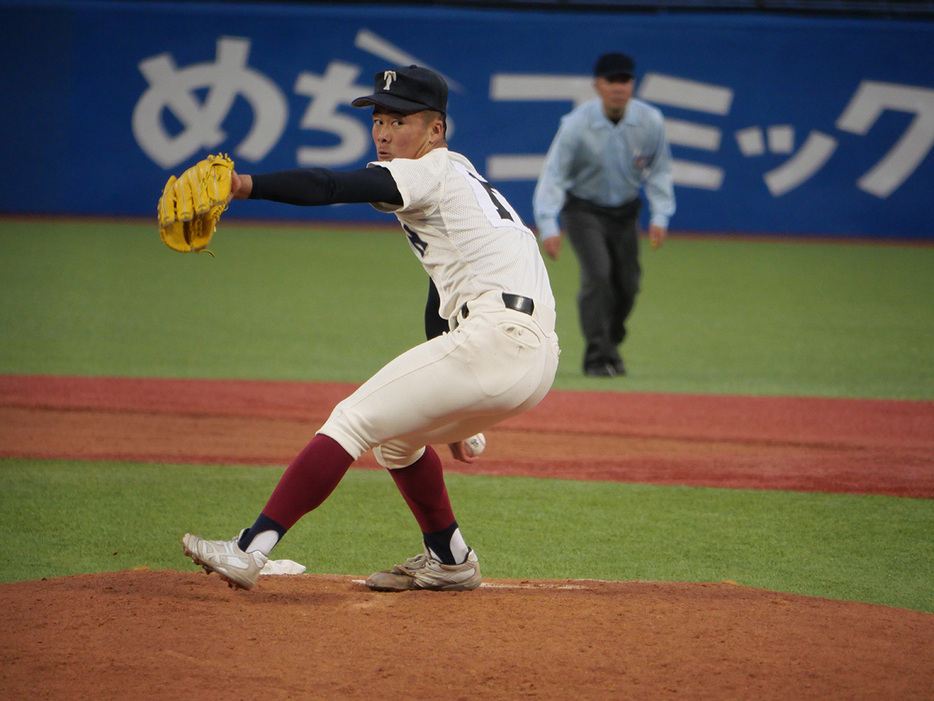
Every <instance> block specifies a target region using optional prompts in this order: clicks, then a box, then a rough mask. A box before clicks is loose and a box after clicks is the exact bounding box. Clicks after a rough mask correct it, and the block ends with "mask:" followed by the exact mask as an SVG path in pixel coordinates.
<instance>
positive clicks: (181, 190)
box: [159, 154, 234, 255]
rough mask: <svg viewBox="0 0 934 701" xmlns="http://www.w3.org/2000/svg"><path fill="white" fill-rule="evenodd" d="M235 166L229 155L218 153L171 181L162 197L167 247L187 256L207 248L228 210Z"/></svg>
mask: <svg viewBox="0 0 934 701" xmlns="http://www.w3.org/2000/svg"><path fill="white" fill-rule="evenodd" d="M233 167H234V163H233V161H232V160H230V159H229V158H228V157H227V154H224V155H221V154H217V155H216V156H208V157H207V158H205V159H204V160H203V161H199V162H198V163H196V164H195V165H193V166H192V167H191V168H189V169H188V170H186V171H185V172H184V173H182V174H181V177H179V178H176V177H175V176H174V175H173V176H171V177H170V178H169V181H168V182H167V183H166V184H165V189H164V190H163V191H162V197H160V198H159V235H160V236H161V237H162V241H163V242H164V243H165V245H166V246H168V247H169V248H172V249H175V250H176V251H182V252H183V253H189V252H195V253H198V252H199V251H203V250H205V248H207V245H208V244H209V243H210V242H211V237H212V236H214V231H215V230H216V228H217V222H218V221H219V220H220V218H221V214H223V213H224V210H225V209H227V200H228V197H230V174H231V173H232V172H233ZM208 253H211V252H210V251H208ZM211 255H214V254H213V253H211Z"/></svg>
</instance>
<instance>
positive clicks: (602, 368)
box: [584, 362, 618, 377]
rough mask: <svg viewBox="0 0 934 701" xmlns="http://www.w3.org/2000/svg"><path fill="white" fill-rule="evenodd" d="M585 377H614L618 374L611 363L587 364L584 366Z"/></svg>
mask: <svg viewBox="0 0 934 701" xmlns="http://www.w3.org/2000/svg"><path fill="white" fill-rule="evenodd" d="M584 374H585V375H586V376H587V377H616V375H617V374H618V373H617V372H616V368H615V367H614V366H613V363H605V362H604V363H588V364H587V365H585V366H584Z"/></svg>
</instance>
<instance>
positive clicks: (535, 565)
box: [0, 220, 934, 612]
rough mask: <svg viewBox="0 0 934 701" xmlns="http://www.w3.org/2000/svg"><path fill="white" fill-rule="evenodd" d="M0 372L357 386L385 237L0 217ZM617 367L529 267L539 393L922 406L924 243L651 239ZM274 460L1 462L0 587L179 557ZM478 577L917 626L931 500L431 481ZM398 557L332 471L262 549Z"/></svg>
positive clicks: (408, 280)
mask: <svg viewBox="0 0 934 701" xmlns="http://www.w3.org/2000/svg"><path fill="white" fill-rule="evenodd" d="M0 247H2V250H3V251H4V253H3V255H2V256H0V298H2V300H3V304H2V305H0V374H3V373H14V374H22V373H35V374H74V375H103V376H131V377H147V376H149V377H198V378H245V379H282V380H319V381H346V382H360V381H363V380H364V379H366V378H367V377H368V376H369V375H370V374H371V373H372V372H373V371H374V370H376V369H377V368H378V367H380V366H381V365H382V364H383V363H384V362H386V361H387V360H388V359H390V358H391V357H393V356H394V355H395V354H397V353H398V352H400V351H402V350H404V349H405V348H407V347H409V346H411V345H412V344H413V343H416V342H418V341H419V340H421V338H422V333H423V331H422V310H423V305H424V298H425V293H426V290H427V280H426V278H425V276H424V273H423V272H421V270H420V268H419V266H418V264H417V262H416V261H415V259H414V257H413V256H412V254H411V253H410V252H409V250H408V247H407V245H406V243H405V241H404V240H403V238H402V236H401V234H399V233H398V232H396V231H395V230H391V232H387V231H386V230H380V231H378V232H372V233H361V232H355V231H353V230H343V229H326V228H320V227H314V228H308V229H303V228H290V227H261V226H246V225H236V226H234V225H227V226H223V227H222V230H221V232H220V233H219V234H218V237H217V238H216V240H215V245H214V246H213V249H214V251H215V252H216V254H217V256H218V257H217V258H214V259H212V258H210V257H209V256H207V255H205V254H202V255H183V254H179V253H175V252H172V251H170V250H168V249H167V248H165V247H164V246H163V245H162V243H161V242H160V241H159V239H158V234H157V233H156V228H155V226H154V225H152V224H145V225H143V224H138V223H122V222H92V221H80V222H49V221H12V220H7V221H3V220H0ZM643 262H644V268H645V276H644V283H643V293H642V295H641V296H640V298H639V301H638V304H637V307H636V311H635V313H634V315H633V317H632V320H631V324H630V328H631V338H630V340H628V341H627V343H626V345H625V346H624V352H625V356H626V360H627V365H628V367H629V369H630V375H629V376H627V377H626V378H617V379H615V380H610V381H607V380H596V379H587V378H583V377H582V376H581V375H580V372H579V367H580V358H581V345H582V344H581V341H580V337H579V332H578V329H577V314H576V310H575V305H574V298H575V294H576V292H577V280H576V276H577V266H576V262H575V260H574V257H573V255H571V254H570V251H569V250H566V251H565V254H564V256H563V257H562V259H561V260H560V261H558V262H556V263H552V262H549V264H548V265H549V271H550V274H551V276H552V282H553V287H554V289H555V294H556V297H557V300H558V307H559V317H558V330H559V334H560V335H561V338H562V346H563V349H564V352H563V355H562V363H561V367H560V369H559V375H558V378H557V381H556V384H555V386H556V387H558V388H564V389H600V390H613V391H657V392H661V391H663V392H681V393H684V392H698V393H736V394H755V395H801V396H832V397H867V398H871V397H877V398H897V399H915V400H926V401H930V400H932V399H934V353H931V350H930V349H931V348H934V306H932V305H931V300H932V299H934V275H932V274H931V271H932V270H934V247H923V246H907V245H906V246H899V245H885V246H874V245H864V244H859V245H840V244H828V243H799V242H793V241H788V242H769V243H765V242H756V241H741V240H701V239H678V238H677V236H675V237H674V238H672V239H671V240H670V241H669V243H668V244H666V245H665V246H664V247H663V248H662V249H661V250H659V251H654V252H653V251H648V250H646V251H645V253H644V255H643ZM281 470H282V468H281V467H268V468H247V467H228V466H218V467H204V466H190V465H145V464H121V463H87V462H69V461H40V460H16V459H5V460H0V529H2V531H3V533H4V538H3V543H4V546H3V553H4V556H5V557H4V559H3V564H2V565H0V581H2V582H11V581H18V580H23V579H38V578H41V577H55V576H62V575H67V574H74V573H80V572H103V571H113V570H120V569H126V568H132V567H139V566H149V567H153V568H171V569H186V568H187V567H188V565H186V562H185V560H184V558H182V557H181V549H180V546H179V544H178V538H179V537H180V536H181V534H183V533H184V532H186V531H195V532H198V533H200V534H203V535H206V536H209V537H230V536H232V535H233V534H234V533H236V532H237V530H239V528H241V527H244V526H247V525H249V524H250V523H251V522H252V520H253V519H254V518H255V516H256V514H257V513H258V511H259V509H261V508H262V506H263V503H264V501H265V499H266V497H267V496H268V494H269V492H270V491H271V489H272V488H273V486H274V484H275V482H276V480H277V478H278V476H279V474H281ZM449 486H450V491H451V494H452V499H453V500H454V506H455V510H456V513H457V514H458V518H459V520H460V522H461V524H462V525H463V527H464V530H465V534H466V535H467V537H468V539H469V541H470V543H471V545H473V546H474V547H475V548H476V549H477V551H478V552H480V553H481V555H482V556H483V563H484V571H485V574H486V575H487V576H489V577H493V578H501V577H536V578H538V577H543V578H563V577H570V578H577V577H585V578H597V579H646V580H676V581H715V582H716V581H724V580H731V581H735V582H737V583H738V584H742V585H747V586H753V587H760V588H764V589H774V590H778V591H787V592H796V593H802V594H809V595H816V596H825V597H830V598H840V599H852V600H859V601H867V602H874V603H880V604H886V605H890V606H900V607H905V608H912V609H917V610H921V611H928V612H934V598H932V593H931V587H930V582H932V581H934V549H932V544H931V543H932V539H931V537H930V534H931V533H932V532H934V507H932V504H934V502H932V501H931V500H920V499H898V498H892V497H869V496H844V495H825V494H798V493H790V492H754V491H743V490H717V489H701V488H686V487H684V488H676V487H650V486H641V485H624V484H607V483H582V482H571V481H563V480H533V479H522V478H509V479H500V478H488V477H466V476H461V475H451V476H450V477H449ZM418 549H419V543H418V532H417V528H416V526H415V523H414V520H413V519H412V517H411V515H410V514H409V512H408V511H407V509H405V507H404V505H403V503H402V500H401V497H400V496H399V494H398V492H397V491H396V490H395V488H394V487H393V485H392V483H391V480H390V479H389V478H388V477H387V476H386V475H385V474H384V473H382V472H378V471H358V470H352V471H351V472H350V474H349V475H348V476H347V478H346V479H345V480H344V481H343V482H342V483H341V485H340V487H339V488H338V490H337V492H335V494H334V495H333V497H332V498H331V499H329V500H328V501H327V502H325V504H324V505H323V506H322V507H321V508H320V509H319V510H318V511H316V512H315V513H314V514H311V515H310V516H308V517H306V518H305V519H303V520H302V521H301V522H300V523H299V524H298V525H297V526H296V527H295V528H294V529H293V531H292V532H290V534H289V536H288V538H287V539H286V540H285V541H284V542H283V543H282V545H281V546H280V547H279V548H277V550H276V556H277V557H283V558H291V559H295V560H298V561H299V562H302V563H304V564H307V565H308V566H309V569H310V571H312V572H333V573H345V574H358V575H365V574H367V573H369V572H370V571H371V570H373V569H375V568H383V567H386V566H387V565H389V564H392V563H393V562H396V561H398V560H400V559H401V558H404V557H408V556H411V555H412V554H414V553H415V552H417V551H418Z"/></svg>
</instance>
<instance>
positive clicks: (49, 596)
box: [0, 570, 934, 700]
mask: <svg viewBox="0 0 934 701" xmlns="http://www.w3.org/2000/svg"><path fill="white" fill-rule="evenodd" d="M0 607H2V610H3V611H4V612H5V615H4V634H3V637H2V641H0V650H2V655H0V658H2V667H0V668H2V672H0V689H3V691H4V694H3V695H4V697H5V698H58V699H66V698H108V699H140V698H164V699H170V698H172V699H179V698H201V697H203V696H208V697H215V696H216V697H223V698H231V699H269V700H273V699H297V698H315V699H316V698H322V699H323V698H340V699H373V698H380V697H393V696H395V697H400V698H440V699H461V698H462V699H467V698H496V699H505V698H548V699H565V698H566V699H572V698H575V699H577V698H580V699H619V698H675V697H677V698H679V699H692V698H758V699H779V698H781V699H787V698H797V699H827V698H879V699H882V698H898V699H910V698H919V699H920V698H929V693H930V689H931V688H932V683H934V672H932V667H931V659H934V617H932V616H930V615H927V614H922V613H917V612H913V611H907V610H901V609H893V608H887V607H883V606H874V605H869V604H859V603H849V602H841V601H830V600H825V599H817V598H810V597H804V596H794V595H789V594H778V593H774V592H768V591H760V590H755V589H748V588H744V587H738V586H735V585H731V584H684V583H653V582H595V581H580V580H568V581H513V580H497V581H488V582H486V583H485V584H484V585H483V586H482V587H481V588H480V589H478V590H475V591H473V592H461V593H436V592H406V593H401V594H380V593H375V592H370V591H369V590H367V589H366V587H364V586H363V584H362V582H361V581H360V579H357V578H352V577H336V576H321V575H299V576H282V577H263V578H261V579H260V582H259V583H258V584H257V586H256V587H255V588H254V590H253V591H251V592H243V591H239V590H232V589H229V588H228V587H227V586H226V585H225V584H224V583H223V582H221V580H220V579H218V578H217V577H216V576H211V577H207V576H205V575H204V574H203V573H202V572H201V571H200V570H199V571H197V572H191V573H181V572H171V571H134V572H119V573H115V574H104V575H80V576H75V577H66V578H62V579H54V580H47V581H40V582H22V583H16V584H7V585H4V586H2V587H0ZM880 660H884V664H880Z"/></svg>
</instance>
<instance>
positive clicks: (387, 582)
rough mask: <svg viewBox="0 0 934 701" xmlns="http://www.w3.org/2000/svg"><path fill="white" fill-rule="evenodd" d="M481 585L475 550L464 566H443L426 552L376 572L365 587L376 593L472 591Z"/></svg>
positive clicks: (468, 556)
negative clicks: (418, 590) (417, 590)
mask: <svg viewBox="0 0 934 701" xmlns="http://www.w3.org/2000/svg"><path fill="white" fill-rule="evenodd" d="M481 581H483V578H482V577H481V576H480V562H479V560H477V554H476V553H475V552H474V551H473V550H471V551H470V552H468V553H467V560H465V561H464V562H463V563H462V564H460V565H444V564H442V563H441V562H440V561H439V560H436V559H435V558H433V557H432V556H431V553H430V552H428V549H427V548H426V549H425V552H424V553H422V554H421V555H416V556H415V557H411V558H409V559H408V560H406V561H405V563H404V564H401V565H396V566H395V567H393V568H392V569H391V570H382V571H380V572H374V573H373V574H371V575H370V577H369V579H367V580H366V585H367V586H368V587H369V588H370V589H372V590H374V591H410V590H412V589H429V590H431V591H469V590H471V589H476V588H477V587H479V586H480V582H481Z"/></svg>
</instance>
